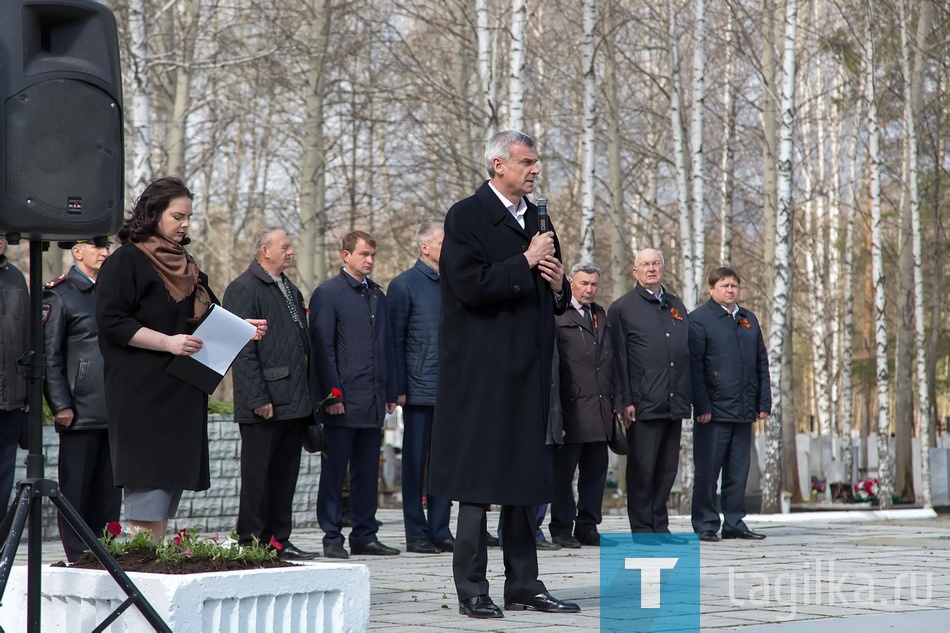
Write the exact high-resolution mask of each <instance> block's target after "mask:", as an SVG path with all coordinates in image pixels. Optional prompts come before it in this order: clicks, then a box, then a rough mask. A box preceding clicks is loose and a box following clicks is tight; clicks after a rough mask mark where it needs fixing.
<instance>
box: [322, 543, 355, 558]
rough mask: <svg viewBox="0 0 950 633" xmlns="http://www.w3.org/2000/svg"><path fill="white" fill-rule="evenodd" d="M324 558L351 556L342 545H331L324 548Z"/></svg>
mask: <svg viewBox="0 0 950 633" xmlns="http://www.w3.org/2000/svg"><path fill="white" fill-rule="evenodd" d="M323 557H324V558H349V557H350V555H349V553H348V552H347V551H346V548H345V547H343V546H342V545H341V544H340V543H329V544H327V545H324V546H323Z"/></svg>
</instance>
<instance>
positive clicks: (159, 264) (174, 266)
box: [134, 235, 211, 323]
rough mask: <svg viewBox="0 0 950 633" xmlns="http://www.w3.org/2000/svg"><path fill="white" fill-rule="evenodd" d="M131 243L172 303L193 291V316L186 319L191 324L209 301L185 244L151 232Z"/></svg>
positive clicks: (196, 266)
mask: <svg viewBox="0 0 950 633" xmlns="http://www.w3.org/2000/svg"><path fill="white" fill-rule="evenodd" d="M134 244H135V246H136V247H137V248H138V249H139V250H140V251H142V252H143V253H144V254H145V256H146V257H147V258H148V261H149V262H151V264H152V267H153V268H154V269H155V272H157V273H158V276H159V277H161V278H162V282H163V283H164V284H165V290H167V291H168V294H169V295H170V296H171V298H172V299H173V300H174V301H175V303H179V302H181V301H184V300H185V299H187V298H188V297H190V296H191V293H192V292H194V293H195V316H194V318H191V319H188V320H189V321H190V322H192V323H197V322H198V321H200V320H201V317H203V316H204V315H205V313H206V312H207V311H208V306H209V305H210V304H211V295H210V294H209V293H208V289H207V288H205V287H204V286H203V285H202V284H201V282H200V281H199V279H198V264H196V263H195V260H194V258H192V256H191V255H189V254H188V251H186V250H185V247H184V246H182V245H181V244H179V243H178V242H173V241H172V240H169V239H167V238H165V237H162V236H161V235H151V236H149V238H148V239H146V240H145V241H144V242H134ZM196 287H197V292H195V288H196Z"/></svg>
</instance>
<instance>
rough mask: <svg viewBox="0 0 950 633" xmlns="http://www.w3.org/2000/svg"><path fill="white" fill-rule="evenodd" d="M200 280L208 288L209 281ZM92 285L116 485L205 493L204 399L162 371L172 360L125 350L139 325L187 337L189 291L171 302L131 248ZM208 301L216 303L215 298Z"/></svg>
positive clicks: (190, 309)
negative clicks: (177, 300) (184, 297)
mask: <svg viewBox="0 0 950 633" xmlns="http://www.w3.org/2000/svg"><path fill="white" fill-rule="evenodd" d="M199 276H200V279H201V283H202V284H204V285H205V287H207V285H208V278H207V276H206V275H205V274H204V273H199ZM97 284H98V285H97V288H96V321H97V323H98V326H99V348H100V349H101V350H102V358H103V360H104V361H105V381H106V409H107V410H108V412H109V443H110V446H111V449H112V465H113V473H114V477H115V484H116V485H117V486H142V487H148V488H172V489H179V488H180V489H184V490H205V489H207V488H208V487H210V485H211V478H210V476H209V472H208V396H207V395H205V393H204V392H203V391H201V390H200V389H198V388H197V387H193V386H192V385H190V384H188V383H186V382H184V381H182V380H179V379H178V378H175V377H174V376H172V375H171V374H169V373H167V372H166V371H165V370H166V368H167V367H168V365H169V363H171V361H172V359H173V358H174V355H172V354H169V353H168V352H157V351H153V350H147V349H142V348H140V347H133V346H131V345H129V340H130V339H131V338H132V335H134V334H135V333H136V332H137V331H138V330H139V329H140V328H142V327H147V328H150V329H152V330H155V331H157V332H161V333H162V334H168V335H175V334H190V333H191V332H193V331H194V329H195V326H194V325H193V324H191V323H189V322H188V319H189V318H191V317H193V316H194V310H195V300H194V293H192V295H191V296H190V297H188V298H187V299H185V300H183V301H179V302H177V303H176V302H175V301H174V300H173V299H172V298H171V297H170V296H169V294H168V291H167V290H166V289H165V284H164V283H162V280H161V278H160V277H159V276H158V273H157V272H155V269H154V268H153V267H152V264H151V263H150V262H149V261H148V259H147V258H146V257H145V254H144V253H142V252H141V251H140V250H139V249H138V248H137V247H136V246H134V245H133V244H126V245H124V246H121V247H119V248H118V249H117V250H116V251H115V252H114V253H112V255H110V256H109V257H108V258H107V259H106V261H105V262H104V263H103V264H102V268H101V269H100V271H99V277H98V280H97ZM209 292H210V288H209ZM211 300H212V301H213V302H214V303H217V302H218V300H217V298H216V297H215V296H214V294H212V295H211Z"/></svg>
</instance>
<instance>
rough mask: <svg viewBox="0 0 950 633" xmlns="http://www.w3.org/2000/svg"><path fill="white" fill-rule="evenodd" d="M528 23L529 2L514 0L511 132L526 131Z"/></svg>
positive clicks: (512, 9)
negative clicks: (525, 38) (525, 98)
mask: <svg viewBox="0 0 950 633" xmlns="http://www.w3.org/2000/svg"><path fill="white" fill-rule="evenodd" d="M527 22H528V5H527V0H513V2H512V3H511V49H510V52H509V54H510V60H509V62H510V65H509V70H508V128H509V129H511V130H522V129H524V64H525V41H524V36H525V25H526V24H527Z"/></svg>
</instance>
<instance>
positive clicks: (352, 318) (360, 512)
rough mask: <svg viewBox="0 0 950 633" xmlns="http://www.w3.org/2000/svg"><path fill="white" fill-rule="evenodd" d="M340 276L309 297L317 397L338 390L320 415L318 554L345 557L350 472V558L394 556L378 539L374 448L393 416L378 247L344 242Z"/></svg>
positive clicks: (363, 236) (360, 236) (351, 236)
mask: <svg viewBox="0 0 950 633" xmlns="http://www.w3.org/2000/svg"><path fill="white" fill-rule="evenodd" d="M341 256H342V258H343V268H341V269H340V274H339V275H337V276H335V277H332V278H330V279H328V280H327V281H325V282H323V283H322V284H320V285H319V286H317V288H316V290H314V291H313V295H311V297H310V340H311V348H312V349H313V367H314V381H315V383H316V387H315V389H314V393H315V394H317V395H316V398H317V399H318V400H322V399H323V398H326V397H327V395H328V394H329V393H330V390H331V389H333V388H337V389H340V390H342V392H343V397H342V399H336V398H331V399H329V400H327V401H326V403H325V404H324V406H323V407H322V408H321V411H320V412H319V415H320V420H321V421H322V422H323V425H324V432H325V434H326V440H327V444H328V446H329V450H328V451H327V452H325V453H324V454H323V456H322V457H321V461H320V486H319V489H318V491H317V521H318V522H319V523H320V529H322V530H323V532H324V536H323V555H324V556H326V557H327V558H349V555H350V552H347V551H346V548H344V547H343V540H344V539H343V532H342V530H343V503H344V499H343V484H344V482H345V480H346V473H347V467H349V473H350V516H351V517H352V521H353V529H352V531H351V532H350V551H351V552H352V553H353V554H364V555H365V554H368V555H374V556H392V555H395V554H399V550H398V549H396V548H394V547H389V546H387V545H384V544H383V543H381V542H380V541H379V539H378V538H377V536H376V534H377V532H378V531H379V523H378V522H377V521H376V506H377V497H376V495H377V491H378V489H379V445H380V441H381V440H382V428H383V420H384V419H385V417H386V414H387V413H392V412H393V411H395V409H396V396H397V395H398V394H397V393H396V372H395V364H396V363H395V355H394V353H393V345H392V329H391V327H390V325H389V314H388V311H387V305H386V296H385V295H384V294H383V291H382V289H381V288H380V287H379V284H377V283H376V282H375V281H373V280H372V279H370V277H369V275H370V273H372V272H373V263H374V261H375V259H374V258H375V256H376V240H374V239H373V238H372V237H371V236H370V235H369V234H368V233H366V232H364V231H353V232H351V233H348V234H347V235H346V236H344V238H343V247H342V252H341Z"/></svg>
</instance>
